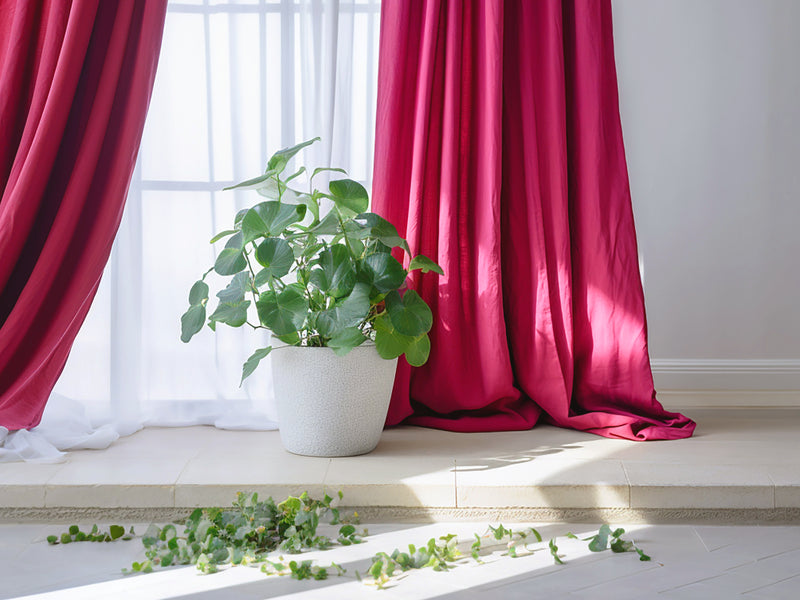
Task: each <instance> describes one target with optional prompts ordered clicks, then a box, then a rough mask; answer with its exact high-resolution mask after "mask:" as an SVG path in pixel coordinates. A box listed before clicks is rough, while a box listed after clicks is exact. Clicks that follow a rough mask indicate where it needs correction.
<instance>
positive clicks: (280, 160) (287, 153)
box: [267, 137, 320, 173]
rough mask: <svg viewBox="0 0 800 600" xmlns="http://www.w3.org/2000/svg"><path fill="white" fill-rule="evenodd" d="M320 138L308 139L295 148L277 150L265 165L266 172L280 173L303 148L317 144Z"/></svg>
mask: <svg viewBox="0 0 800 600" xmlns="http://www.w3.org/2000/svg"><path fill="white" fill-rule="evenodd" d="M319 140H320V138H318V137H315V138H313V139H310V140H308V141H306V142H302V143H300V144H297V145H295V146H290V147H289V148H284V149H283V150H278V151H277V152H276V153H275V154H273V155H272V157H271V158H270V159H269V162H268V163H267V172H269V171H275V172H276V173H282V172H283V170H284V169H285V168H286V164H287V163H288V162H289V161H290V160H291V159H292V157H293V156H294V155H295V154H297V153H298V152H300V150H302V149H303V148H306V147H307V146H310V145H311V144H313V143H314V142H318V141H319Z"/></svg>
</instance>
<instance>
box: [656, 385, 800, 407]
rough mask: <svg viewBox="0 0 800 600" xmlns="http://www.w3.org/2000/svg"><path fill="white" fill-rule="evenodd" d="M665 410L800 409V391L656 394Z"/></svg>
mask: <svg viewBox="0 0 800 600" xmlns="http://www.w3.org/2000/svg"><path fill="white" fill-rule="evenodd" d="M658 400H659V401H660V402H661V404H663V405H664V407H665V408H666V409H667V410H676V411H677V410H690V409H693V408H694V409H698V408H800V390H663V389H659V390H658Z"/></svg>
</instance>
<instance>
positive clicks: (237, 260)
mask: <svg viewBox="0 0 800 600" xmlns="http://www.w3.org/2000/svg"><path fill="white" fill-rule="evenodd" d="M245 268H247V261H246V260H245V258H244V253H243V252H242V251H241V250H237V249H236V248H225V249H224V250H223V251H222V252H220V253H219V256H217V261H216V262H215V263H214V270H215V271H216V272H217V273H218V274H220V275H236V273H239V272H240V271H243V270H244V269H245Z"/></svg>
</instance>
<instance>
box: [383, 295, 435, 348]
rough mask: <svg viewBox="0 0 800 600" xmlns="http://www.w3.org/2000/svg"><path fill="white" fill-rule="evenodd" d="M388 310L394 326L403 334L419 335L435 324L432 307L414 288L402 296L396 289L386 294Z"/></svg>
mask: <svg viewBox="0 0 800 600" xmlns="http://www.w3.org/2000/svg"><path fill="white" fill-rule="evenodd" d="M386 311H387V312H388V313H389V318H390V319H391V320H392V325H394V328H395V329H396V330H397V331H398V332H399V333H402V334H403V335H408V336H411V337H417V336H419V335H422V334H423V333H427V332H428V331H430V330H431V327H432V326H433V313H432V312H431V309H430V308H428V305H427V304H426V303H425V301H424V300H423V299H422V298H421V297H420V295H419V294H418V293H417V292H415V291H414V290H408V291H406V293H405V294H403V297H402V298H401V297H400V294H399V293H398V292H397V291H396V290H392V291H391V292H389V293H388V294H386Z"/></svg>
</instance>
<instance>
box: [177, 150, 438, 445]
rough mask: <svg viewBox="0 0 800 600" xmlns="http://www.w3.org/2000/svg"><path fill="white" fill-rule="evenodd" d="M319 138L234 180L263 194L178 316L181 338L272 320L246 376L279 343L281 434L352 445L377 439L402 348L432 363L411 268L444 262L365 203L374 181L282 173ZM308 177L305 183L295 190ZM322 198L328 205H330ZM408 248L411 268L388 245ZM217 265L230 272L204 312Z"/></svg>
mask: <svg viewBox="0 0 800 600" xmlns="http://www.w3.org/2000/svg"><path fill="white" fill-rule="evenodd" d="M318 140H319V138H314V139H313V140H309V141H307V142H303V143H301V144H298V145H296V146H293V147H291V148H285V149H283V150H280V151H278V152H276V153H275V154H274V155H273V156H272V158H270V160H269V162H268V164H267V169H266V172H265V173H264V174H263V175H261V176H259V177H256V178H254V179H250V180H248V181H244V182H242V183H240V184H238V185H235V186H233V187H231V188H226V189H240V190H245V189H247V190H255V191H256V192H258V193H259V194H260V195H261V196H264V197H265V198H266V199H265V200H264V201H262V202H259V203H258V204H255V205H254V206H252V207H251V208H247V209H244V210H241V211H239V212H238V213H237V214H236V217H235V219H234V222H233V227H232V228H231V229H227V230H225V231H222V232H221V233H219V234H217V235H216V236H214V237H213V238H212V239H211V243H217V242H221V241H223V240H225V247H224V248H223V249H222V250H221V251H220V252H219V253H218V255H217V259H216V262H215V263H214V266H213V267H212V268H211V269H209V270H208V271H207V272H206V273H205V274H204V275H203V277H202V278H201V279H200V280H199V281H197V282H195V283H194V285H193V286H192V288H191V290H190V292H189V309H188V310H187V311H186V313H184V315H183V316H182V317H181V340H183V341H184V342H188V341H189V340H190V339H191V338H192V336H194V335H195V334H196V333H198V332H199V331H200V330H201V329H202V328H203V325H204V324H206V322H207V323H208V326H209V328H211V330H213V331H215V330H216V327H217V325H218V324H220V323H222V324H225V325H229V326H231V327H243V326H245V325H248V326H250V327H251V328H253V329H267V330H269V331H270V332H271V335H272V343H271V345H270V346H267V347H265V348H259V349H257V350H255V352H253V354H252V355H251V356H250V358H248V359H247V361H246V362H245V363H244V366H243V368H242V381H244V379H245V378H246V377H247V376H249V375H250V374H251V373H252V372H253V371H254V370H255V368H256V367H257V366H258V364H259V362H260V361H261V360H262V359H263V358H264V357H266V356H267V355H268V354H270V353H271V352H273V351H274V354H273V357H272V363H273V380H274V385H275V396H276V402H277V409H278V420H279V427H280V434H281V440H282V442H283V444H284V447H285V448H286V449H287V450H288V451H290V452H293V453H296V454H305V455H311V456H350V455H355V454H364V453H366V452H370V451H371V450H372V449H374V448H375V446H376V445H377V444H378V441H379V439H380V434H381V431H382V429H383V425H384V421H385V419H386V413H387V410H388V406H389V399H390V396H391V390H392V385H393V382H394V373H395V367H396V362H397V358H398V357H399V356H400V355H403V354H404V355H405V357H406V360H408V362H409V363H410V364H411V365H415V366H419V365H422V364H423V363H425V361H426V360H427V359H428V354H429V352H430V339H429V338H428V331H429V330H430V328H431V325H432V323H433V316H432V314H431V310H430V308H429V307H428V305H427V304H426V303H425V301H424V300H422V298H421V297H420V296H419V295H418V294H417V292H415V291H414V290H412V289H406V287H407V286H406V278H407V276H408V273H409V272H410V271H413V270H416V269H420V270H422V272H428V271H433V272H436V273H439V274H442V270H441V268H440V267H439V266H438V265H437V264H436V263H435V262H433V261H432V260H431V259H430V258H428V257H426V256H423V255H417V256H413V257H412V256H411V252H410V250H409V247H408V244H407V243H406V240H404V239H403V238H401V237H400V236H399V235H398V233H397V229H396V228H395V227H394V226H393V225H392V224H391V223H389V222H388V221H386V220H385V219H383V218H381V217H380V216H378V215H376V214H374V213H371V212H366V211H367V208H368V205H369V198H368V195H367V191H366V189H364V187H363V186H362V185H361V184H359V183H358V182H356V181H353V180H351V179H346V178H343V179H335V180H333V181H331V182H330V183H329V185H328V190H327V191H325V192H323V191H320V190H319V189H317V188H316V187H315V186H314V179H315V178H316V177H317V176H318V175H319V174H320V173H322V172H325V171H333V172H338V173H344V174H345V175H346V173H345V172H344V171H343V170H342V169H337V168H329V167H322V168H317V169H314V171H313V172H309V171H306V169H305V167H301V168H300V169H298V170H297V171H296V172H294V173H292V174H291V175H288V176H284V171H285V170H286V167H287V164H288V162H289V161H290V160H291V159H292V157H294V156H295V155H296V154H297V153H298V152H299V151H300V150H302V149H303V148H305V147H307V146H309V145H311V144H312V143H314V142H315V141H318ZM302 176H304V177H305V178H307V179H308V191H307V192H304V191H299V190H298V189H295V186H296V183H297V182H298V181H300V178H301V177H302ZM323 202H324V203H325V204H330V210H328V212H327V213H325V212H324V210H323ZM393 248H400V249H402V250H403V251H404V252H405V253H406V254H407V255H408V256H409V258H410V260H409V263H408V267H407V268H404V267H403V265H402V264H401V263H400V262H399V261H398V260H397V259H396V258H395V257H394V256H392V252H391V251H392V249H393ZM212 271H214V272H215V273H216V274H218V275H220V276H222V277H225V278H227V285H226V286H225V287H224V288H223V289H221V290H220V291H219V292H218V293H217V294H216V296H217V299H218V302H217V303H216V306H215V307H214V310H213V312H211V314H210V315H207V310H208V308H209V307H208V303H209V286H208V284H207V283H206V281H205V279H206V276H207V275H208V274H209V273H211V272H212Z"/></svg>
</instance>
